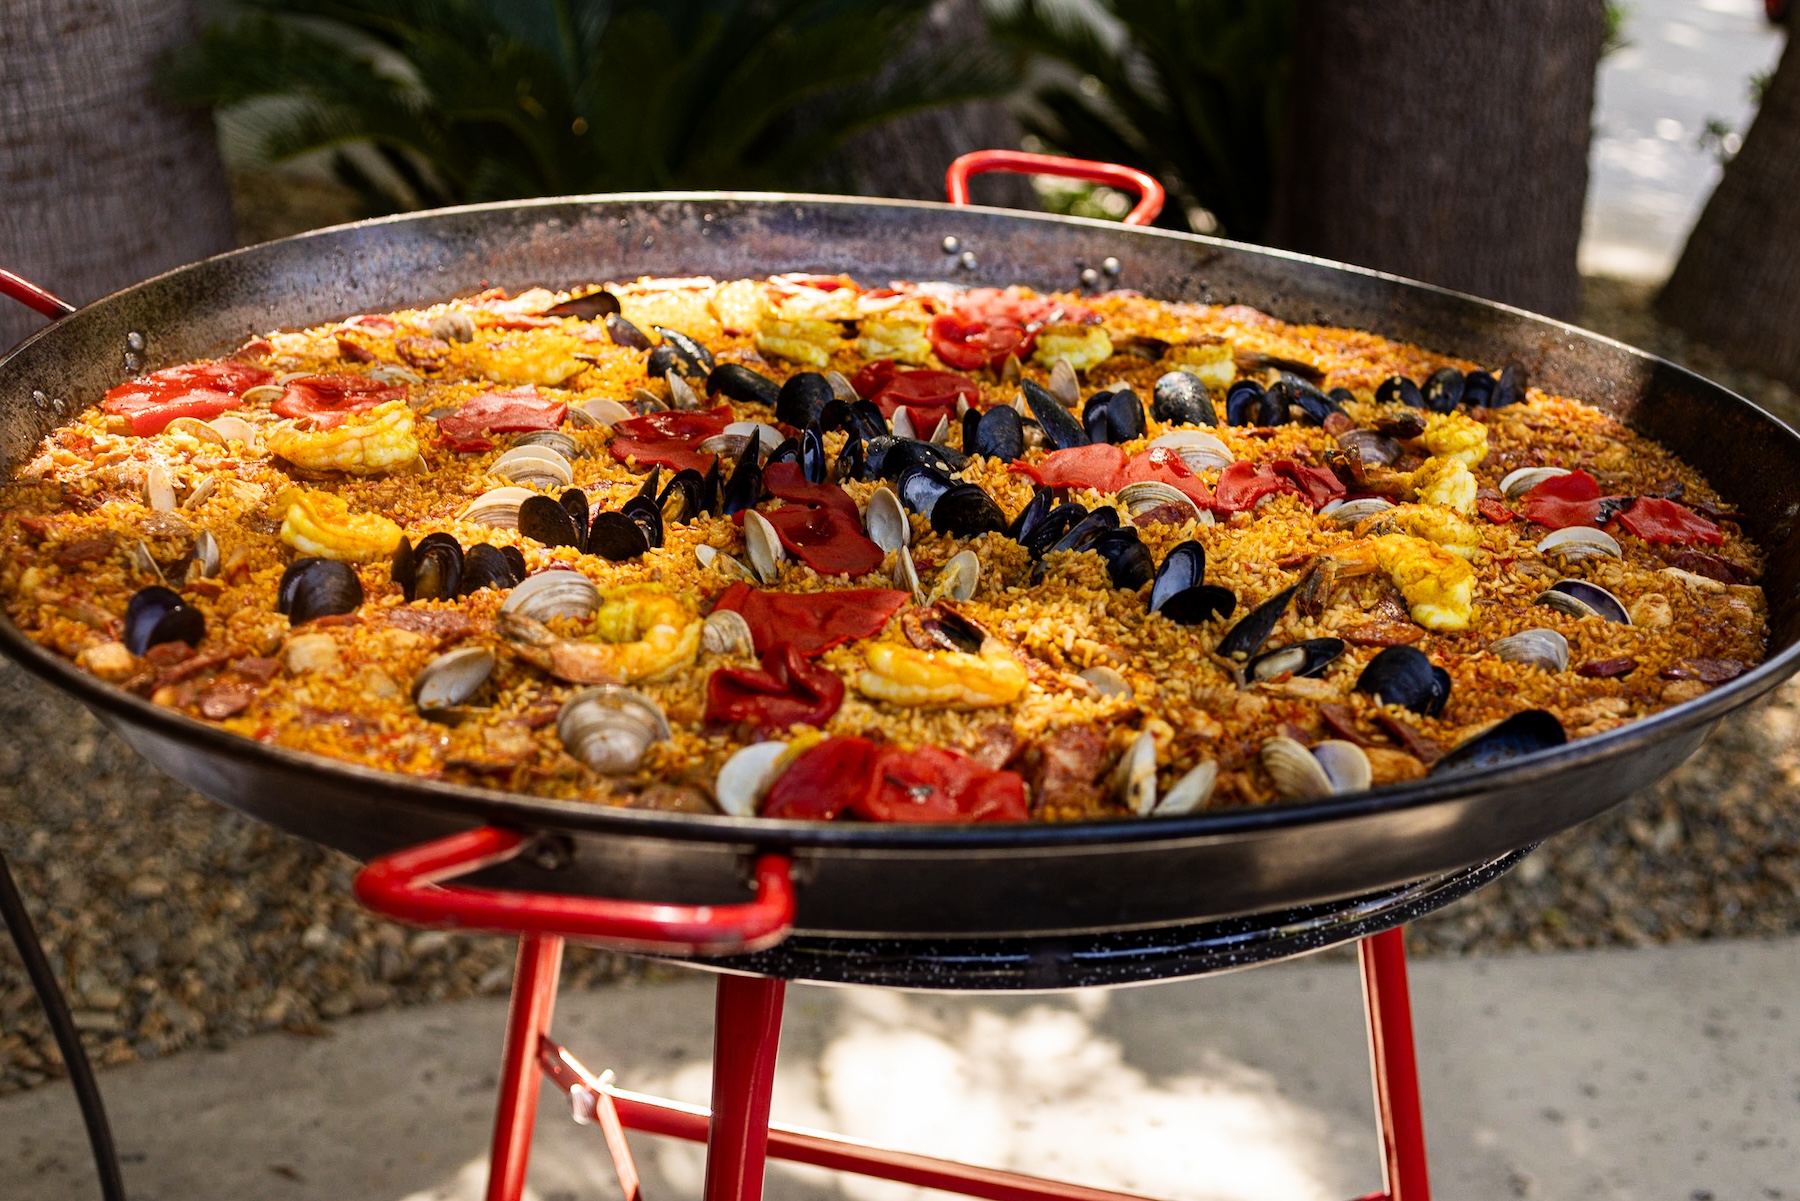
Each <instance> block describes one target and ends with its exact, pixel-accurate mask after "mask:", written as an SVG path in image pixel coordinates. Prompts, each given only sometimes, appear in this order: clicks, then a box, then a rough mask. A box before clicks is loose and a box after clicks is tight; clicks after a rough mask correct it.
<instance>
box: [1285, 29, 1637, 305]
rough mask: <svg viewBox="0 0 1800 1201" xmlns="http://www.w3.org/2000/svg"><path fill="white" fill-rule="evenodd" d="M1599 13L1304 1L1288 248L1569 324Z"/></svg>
mask: <svg viewBox="0 0 1800 1201" xmlns="http://www.w3.org/2000/svg"><path fill="white" fill-rule="evenodd" d="M1603 34H1604V17H1603V13H1602V6H1601V3H1600V0H1461V2H1459V3H1455V4H1445V3H1442V2H1441V0H1301V3H1300V9H1299V19H1298V21H1297V22H1296V26H1295V37H1296V42H1295V47H1294V58H1293V66H1292V74H1291V75H1290V76H1289V85H1288V100H1287V114H1286V120H1287V126H1286V131H1287V132H1286V141H1285V146H1284V156H1283V162H1282V165H1281V167H1280V168H1279V169H1278V171H1277V179H1276V198H1275V214H1274V222H1273V224H1274V240H1275V242H1276V244H1277V245H1282V246H1287V247H1290V248H1292V249H1294V250H1301V251H1306V252H1308V253H1311V254H1319V255H1323V256H1325V257H1327V258H1334V259H1343V260H1346V261H1348V262H1352V263H1357V264H1360V265H1362V266H1365V267H1374V268H1376V269H1378V270H1382V271H1391V272H1394V273H1395V274H1398V275H1407V276H1412V277H1414V278H1416V279H1423V280H1426V281H1428V282H1430V283H1435V284H1441V285H1443V286H1445V287H1449V288H1455V289H1458V290H1459V291H1464V292H1472V293H1474V294H1476V295H1478V296H1485V297H1488V298H1490V299H1494V300H1502V301H1506V302H1508V303H1510V304H1516V305H1519V306H1521V307H1523V308H1528V309H1534V310H1537V311H1540V312H1546V313H1551V314H1555V315H1557V316H1569V315H1572V314H1573V313H1574V311H1575V308H1576V304H1577V302H1578V300H1579V294H1580V282H1581V281H1580V276H1579V275H1578V274H1577V271H1576V267H1575V248H1576V244H1577V242H1578V241H1579V240H1580V237H1581V209H1582V202H1583V199H1584V197H1585V195H1586V192H1587V151H1588V139H1589V122H1590V119H1591V117H1592V111H1593V99H1594V71H1595V68H1596V66H1597V65H1598V63H1599V61H1600V44H1601V39H1602V37H1603Z"/></svg>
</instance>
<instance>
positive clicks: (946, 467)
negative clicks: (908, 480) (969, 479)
mask: <svg viewBox="0 0 1800 1201" xmlns="http://www.w3.org/2000/svg"><path fill="white" fill-rule="evenodd" d="M879 442H882V439H879V438H878V439H875V441H874V442H871V443H870V446H869V466H870V468H871V469H872V470H873V471H874V472H875V474H877V475H879V476H880V477H881V478H882V479H884V480H898V479H899V478H900V477H901V475H902V474H904V473H905V472H906V470H907V468H909V467H931V468H934V469H936V470H938V471H941V472H943V473H944V474H946V475H954V474H956V473H957V472H959V471H961V470H962V469H963V468H965V467H967V466H968V465H969V456H968V455H965V454H963V453H962V452H961V451H960V450H956V449H953V448H952V447H948V446H939V445H938V444H937V443H935V442H925V441H921V440H920V439H917V438H888V439H887V440H886V441H885V443H884V444H883V445H881V446H880V447H879V454H880V457H879V458H877V457H876V451H877V447H876V443H879Z"/></svg>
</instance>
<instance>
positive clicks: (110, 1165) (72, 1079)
mask: <svg viewBox="0 0 1800 1201" xmlns="http://www.w3.org/2000/svg"><path fill="white" fill-rule="evenodd" d="M0 917H4V918H5V919H6V929H7V931H8V933H10V934H11V935H12V940H13V945H14V946H16V947H18V948H19V958H20V959H22V960H24V961H25V974H26V975H27V976H29V977H31V987H32V989H33V990H35V991H36V993H37V997H38V1003H39V1004H41V1005H42V1006H43V1007H44V1016H45V1017H47V1018H49V1019H50V1030H51V1032H52V1033H54V1034H55V1035H56V1045H57V1046H58V1047H61V1048H62V1057H63V1066H65V1067H66V1068H68V1069H69V1083H70V1084H72V1085H74V1086H75V1100H76V1101H78V1102H79V1103H80V1104H81V1120H82V1122H83V1124H85V1125H86V1126H87V1133H88V1143H89V1145H91V1146H92V1147H93V1150H94V1171H95V1172H97V1173H98V1174H99V1176H100V1195H101V1196H102V1197H104V1198H105V1199H106V1201H125V1178H124V1176H122V1175H121V1174H120V1172H119V1151H118V1148H117V1147H115V1146H114V1145H113V1136H112V1127H111V1126H109V1125H108V1124H107V1121H106V1106H105V1105H104V1104H102V1103H101V1100H100V1085H99V1084H98V1082H96V1081H95V1080H94V1068H93V1065H92V1064H90V1063H88V1057H87V1052H86V1051H84V1050H82V1049H81V1035H80V1033H79V1032H78V1031H77V1030H76V1029H75V1018H74V1016H73V1015H71V1014H70V1013H69V1002H68V1000H67V999H66V998H65V997H64V996H63V993H62V989H61V987H59V986H58V985H57V983H56V976H55V974H54V973H52V972H51V970H50V960H49V959H47V958H45V956H44V948H43V947H42V946H41V945H40V944H39V943H38V939H37V931H35V930H33V929H32V927H31V915H30V914H28V913H26V912H25V902H24V901H23V900H22V899H21V898H20V897H19V890H18V887H17V886H16V885H14V884H13V878H12V872H11V871H9V870H8V869H7V866H6V857H5V856H4V855H0Z"/></svg>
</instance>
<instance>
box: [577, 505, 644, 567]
mask: <svg viewBox="0 0 1800 1201" xmlns="http://www.w3.org/2000/svg"><path fill="white" fill-rule="evenodd" d="M649 549H650V537H649V535H648V534H646V533H645V532H644V527H643V526H642V525H641V524H639V523H638V522H636V521H633V520H632V519H631V518H630V517H629V516H627V515H626V514H625V513H624V512H623V511H619V510H610V511H608V512H605V513H602V514H600V515H599V516H598V517H596V518H594V525H593V528H592V529H590V530H589V531H588V553H589V554H595V555H599V556H600V557H601V558H603V559H609V560H611V561H612V562H614V563H623V562H625V561H626V560H627V559H635V558H637V557H638V556H639V555H641V554H644V553H645V552H646V551H648V550H649Z"/></svg>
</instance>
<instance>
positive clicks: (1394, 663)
mask: <svg viewBox="0 0 1800 1201" xmlns="http://www.w3.org/2000/svg"><path fill="white" fill-rule="evenodd" d="M1356 691H1358V692H1366V693H1368V694H1370V695H1371V696H1373V697H1374V698H1375V699H1376V700H1378V701H1380V702H1381V703H1382V704H1384V705H1399V706H1400V707H1401V708H1403V709H1411V710H1412V711H1413V712H1414V713H1417V714H1420V715H1421V716H1424V717H1436V716H1437V715H1438V714H1440V713H1442V712H1443V711H1444V705H1445V704H1446V703H1447V702H1448V701H1449V699H1450V673H1449V672H1447V671H1445V670H1444V669H1443V668H1441V667H1439V666H1437V665H1436V664H1435V663H1433V662H1432V661H1431V660H1430V659H1429V658H1428V657H1427V656H1426V654H1425V652H1424V651H1421V650H1418V649H1417V648H1415V647H1410V646H1390V647H1387V648H1386V649H1384V650H1382V651H1381V653H1380V654H1378V655H1376V656H1375V657H1374V658H1373V659H1370V660H1369V665H1368V666H1367V667H1365V668H1363V670H1362V675H1360V676H1358V677H1357V679H1356Z"/></svg>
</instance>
